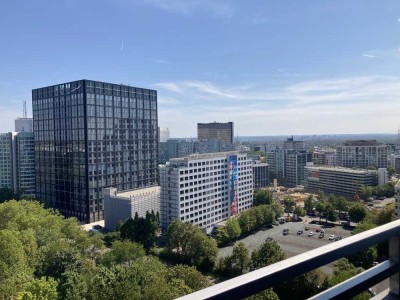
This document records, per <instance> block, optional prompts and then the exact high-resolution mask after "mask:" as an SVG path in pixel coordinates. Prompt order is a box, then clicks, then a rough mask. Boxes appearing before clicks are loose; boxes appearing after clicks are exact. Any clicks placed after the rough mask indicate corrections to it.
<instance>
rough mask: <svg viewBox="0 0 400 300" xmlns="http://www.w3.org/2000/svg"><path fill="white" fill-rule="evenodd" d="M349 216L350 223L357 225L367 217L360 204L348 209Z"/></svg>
mask: <svg viewBox="0 0 400 300" xmlns="http://www.w3.org/2000/svg"><path fill="white" fill-rule="evenodd" d="M349 216H350V218H351V220H352V221H354V222H357V223H359V222H360V221H362V220H364V218H365V217H366V216H367V209H366V208H365V206H364V205H362V204H361V203H354V204H353V205H352V206H351V207H350V208H349Z"/></svg>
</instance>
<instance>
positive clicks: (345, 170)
mask: <svg viewBox="0 0 400 300" xmlns="http://www.w3.org/2000/svg"><path fill="white" fill-rule="evenodd" d="M305 168H306V169H315V170H324V171H333V172H342V173H353V174H370V173H377V171H376V170H368V169H352V168H345V167H329V166H323V167H311V166H310V167H308V166H306V167H305Z"/></svg>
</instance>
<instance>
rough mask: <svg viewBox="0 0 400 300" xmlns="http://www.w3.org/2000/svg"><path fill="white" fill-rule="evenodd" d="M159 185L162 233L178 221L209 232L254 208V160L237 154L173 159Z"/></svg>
mask: <svg viewBox="0 0 400 300" xmlns="http://www.w3.org/2000/svg"><path fill="white" fill-rule="evenodd" d="M160 185H161V199H160V202H161V225H162V228H163V230H166V229H167V227H168V225H169V224H170V223H171V222H172V221H173V220H176V219H178V220H182V221H186V222H191V223H194V224H196V225H198V226H199V227H200V228H202V229H203V230H204V231H206V232H207V233H210V232H211V231H212V229H213V227H214V224H216V223H218V222H221V221H223V220H226V219H227V218H228V217H229V216H232V215H236V214H237V213H238V212H240V211H243V210H246V209H248V208H250V207H251V206H252V205H253V175H252V161H251V160H249V159H247V157H246V155H245V154H240V153H238V152H225V153H208V154H193V155H190V156H188V157H185V158H178V159H171V160H170V161H169V162H168V163H167V164H166V165H165V166H163V167H161V168H160Z"/></svg>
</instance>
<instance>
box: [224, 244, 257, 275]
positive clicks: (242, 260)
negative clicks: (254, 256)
mask: <svg viewBox="0 0 400 300" xmlns="http://www.w3.org/2000/svg"><path fill="white" fill-rule="evenodd" d="M250 262H251V260H250V254H249V250H248V249H247V247H246V245H245V244H244V243H242V242H240V243H238V244H237V245H235V246H234V247H233V251H232V255H230V256H228V257H226V258H225V274H227V275H228V276H230V277H234V276H238V275H241V274H243V273H245V272H246V271H247V269H248V268H249V266H250Z"/></svg>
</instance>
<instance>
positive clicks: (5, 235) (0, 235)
mask: <svg viewBox="0 0 400 300" xmlns="http://www.w3.org/2000/svg"><path fill="white" fill-rule="evenodd" d="M17 236H18V232H15V231H12V230H8V229H6V230H0V253H1V255H0V299H12V298H14V297H15V296H16V295H17V293H18V292H20V291H22V289H23V288H24V286H25V285H26V284H28V282H29V281H30V280H31V276H32V270H31V269H30V268H29V267H28V259H27V256H26V254H25V252H24V249H23V246H22V243H21V242H20V240H19V239H18V238H17Z"/></svg>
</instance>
